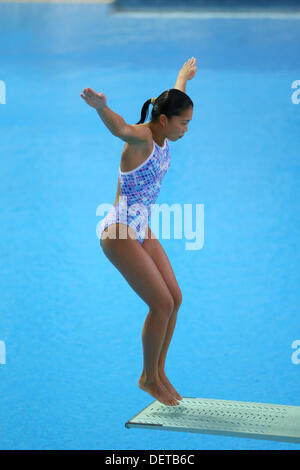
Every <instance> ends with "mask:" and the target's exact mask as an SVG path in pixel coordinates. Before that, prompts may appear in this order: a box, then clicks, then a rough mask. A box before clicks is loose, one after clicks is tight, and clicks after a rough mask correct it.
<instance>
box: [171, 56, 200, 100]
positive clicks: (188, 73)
mask: <svg viewBox="0 0 300 470" xmlns="http://www.w3.org/2000/svg"><path fill="white" fill-rule="evenodd" d="M196 72H197V67H196V59H195V57H192V58H191V59H189V60H188V61H187V62H185V63H184V65H183V67H182V68H181V69H180V71H179V74H178V77H177V80H176V83H175V85H174V88H176V89H177V90H180V91H183V92H184V93H185V87H186V83H187V81H188V80H191V79H192V78H193V77H194V76H195V75H196Z"/></svg>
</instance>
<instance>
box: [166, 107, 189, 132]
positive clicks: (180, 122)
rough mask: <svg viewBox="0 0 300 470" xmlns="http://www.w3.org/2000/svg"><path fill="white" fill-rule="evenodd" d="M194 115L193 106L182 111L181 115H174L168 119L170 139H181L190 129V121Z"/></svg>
mask: <svg viewBox="0 0 300 470" xmlns="http://www.w3.org/2000/svg"><path fill="white" fill-rule="evenodd" d="M192 117H193V107H192V106H191V107H190V108H189V109H186V110H185V111H182V113H181V115H180V116H172V118H171V119H169V120H168V129H167V130H168V139H170V140H172V141H176V140H178V139H181V138H182V137H183V136H184V134H185V133H186V132H187V131H188V125H189V122H190V121H191V120H192Z"/></svg>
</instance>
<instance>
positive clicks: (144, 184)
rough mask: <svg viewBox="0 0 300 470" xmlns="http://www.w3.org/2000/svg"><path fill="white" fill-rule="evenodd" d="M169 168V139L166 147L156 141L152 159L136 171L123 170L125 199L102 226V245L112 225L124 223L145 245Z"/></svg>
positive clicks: (123, 195) (100, 232)
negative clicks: (155, 205) (153, 206)
mask: <svg viewBox="0 0 300 470" xmlns="http://www.w3.org/2000/svg"><path fill="white" fill-rule="evenodd" d="M169 166H170V155H169V142H168V139H165V144H164V146H163V147H160V146H159V145H157V143H156V142H155V141H154V140H153V150H152V153H151V155H149V157H148V158H147V159H146V160H145V161H144V162H143V163H142V164H141V165H139V166H138V167H137V168H135V169H134V170H131V171H126V172H124V171H121V169H120V168H119V180H120V187H121V194H122V195H121V196H120V199H119V202H118V203H117V204H116V205H115V206H112V208H111V209H110V211H109V212H108V213H107V215H106V216H105V218H104V219H103V220H102V222H101V223H100V228H99V230H98V229H97V235H98V237H99V238H100V243H101V241H102V240H101V237H102V234H103V231H104V230H105V229H106V228H107V227H108V226H109V225H111V224H116V223H122V224H125V225H129V227H132V228H133V230H134V231H135V233H136V238H137V240H138V242H139V243H140V244H141V245H142V244H143V242H144V237H145V233H146V230H147V227H148V223H149V221H150V218H151V211H152V204H155V201H156V199H157V197H158V194H159V191H160V187H161V184H162V180H163V178H164V176H165V174H166V173H167V171H168V168H169Z"/></svg>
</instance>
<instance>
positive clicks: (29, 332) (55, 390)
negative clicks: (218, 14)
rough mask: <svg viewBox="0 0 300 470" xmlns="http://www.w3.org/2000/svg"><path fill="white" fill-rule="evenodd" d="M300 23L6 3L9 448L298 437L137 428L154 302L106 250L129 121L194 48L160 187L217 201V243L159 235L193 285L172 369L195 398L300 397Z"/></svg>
mask: <svg viewBox="0 0 300 470" xmlns="http://www.w3.org/2000/svg"><path fill="white" fill-rule="evenodd" d="M299 43H300V28H299V20H297V19H285V20H283V19H273V20H272V19H239V20H237V19H223V20H222V19H214V20H213V19H211V20H203V19H201V18H196V17H195V18H180V17H178V18H172V19H170V18H167V17H162V18H156V19H155V20H154V19H151V18H147V17H145V18H131V17H122V15H117V16H114V14H113V10H112V9H111V5H103V4H86V5H81V4H52V5H50V4H42V3H41V4H23V3H22V4H21V3H20V4H18V3H15V4H8V3H7V4H6V3H1V4H0V57H1V59H0V63H1V68H0V80H2V81H3V82H5V85H6V104H1V105H0V133H1V137H0V142H1V152H0V153H1V172H0V209H1V237H0V263H1V270H0V278H1V282H0V311H1V316H0V340H1V341H3V342H4V343H5V346H6V363H5V364H0V375H1V381H0V390H1V393H0V395H1V403H0V422H1V433H0V448H2V449H150V450H151V449H296V448H299V446H297V445H295V444H287V443H276V442H271V441H258V440H251V439H239V438H231V437H220V436H212V435H211V436H209V435H200V434H188V433H181V432H180V433H176V432H168V431H154V430H137V429H130V430H128V429H126V428H125V426H124V424H125V422H126V421H127V420H129V419H130V418H132V417H133V416H134V415H135V414H137V413H138V412H139V411H140V410H141V409H142V408H144V407H145V406H146V405H148V404H149V403H150V402H151V401H152V399H151V397H150V396H149V395H147V394H145V393H144V392H143V391H141V390H140V389H139V388H138V386H137V382H138V379H139V377H140V374H141V371H142V366H143V356H142V342H141V332H142V327H143V323H144V321H145V317H146V315H147V313H148V307H147V305H146V304H145V303H144V302H143V301H142V299H141V298H139V297H138V296H137V295H136V294H135V292H134V291H133V290H132V289H131V287H130V286H129V285H128V284H127V282H126V281H125V280H124V278H123V277H122V275H121V274H120V273H119V272H118V271H117V270H116V268H115V267H114V266H113V265H112V264H110V263H109V261H108V260H107V258H106V257H105V256H104V254H103V252H102V251H101V249H100V245H99V240H98V238H97V236H96V225H97V224H98V222H99V221H100V218H99V217H97V216H96V209H97V207H98V206H99V205H100V204H102V203H113V201H114V199H115V194H116V188H117V171H118V167H119V163H120V155H121V152H122V149H123V146H124V142H123V141H121V140H120V139H117V138H116V137H114V136H113V135H112V134H111V133H110V132H109V131H108V129H107V128H106V127H105V126H104V124H103V123H102V121H101V120H100V118H99V116H98V115H97V113H96V111H94V110H93V109H92V108H90V107H89V106H87V105H86V103H85V102H84V101H83V100H82V99H81V98H80V93H81V92H82V90H83V88H85V87H88V86H89V87H91V88H93V89H95V90H97V91H103V92H104V93H105V94H106V96H107V100H108V101H107V102H108V106H109V107H111V109H113V110H114V111H115V112H117V113H118V114H120V115H121V116H123V118H124V119H125V120H126V122H128V123H132V124H133V123H135V122H137V121H138V120H139V118H140V110H141V107H142V105H143V103H144V102H145V101H146V100H147V99H148V98H150V97H152V96H158V94H160V93H161V92H162V91H164V90H166V89H168V88H172V87H173V86H174V84H175V80H176V76H177V73H178V71H179V69H180V67H181V66H182V65H183V63H184V62H185V61H186V60H187V59H188V58H189V57H192V56H194V57H196V58H197V64H198V72H197V75H196V77H195V78H194V79H193V80H192V81H191V82H189V83H188V86H187V90H186V91H187V93H188V94H189V95H190V97H191V98H192V100H193V102H194V114H193V120H192V122H191V123H190V126H189V132H188V133H187V134H186V135H185V137H184V138H183V139H181V140H180V141H178V142H170V150H171V166H170V169H169V171H168V174H167V176H166V177H165V179H164V183H163V186H162V188H161V192H160V195H159V199H158V203H160V204H162V203H166V204H169V205H170V206H171V205H172V204H175V203H177V204H181V205H182V207H183V204H192V207H193V208H194V210H195V207H196V204H203V205H204V245H203V247H202V249H198V250H187V249H186V242H187V240H186V239H184V238H183V239H179V240H178V239H175V238H174V237H171V239H170V240H166V239H163V238H162V237H161V236H160V235H159V234H157V235H158V236H160V241H161V243H162V245H163V247H164V249H165V251H166V252H167V254H168V257H169V259H170V262H171V264H172V267H173V270H174V272H175V274H176V277H177V280H178V283H179V285H180V288H181V291H182V294H183V303H182V306H181V308H180V310H179V313H178V321H177V325H176V329H175V332H174V337H173V340H172V343H171V346H170V349H169V353H168V357H167V368H166V372H167V374H168V376H169V378H170V380H171V381H172V382H173V383H174V385H175V386H176V388H177V389H178V391H179V392H180V393H181V394H182V395H183V396H187V397H204V398H205V397H207V398H217V399H225V400H240V401H252V402H262V403H264V402H265V403H277V404H286V405H299V404H300V403H299V385H300V378H299V377H300V364H296V363H294V362H293V361H292V354H293V352H295V351H294V349H293V348H292V343H293V342H294V341H295V340H299V339H300V322H299V306H300V293H299V282H300V269H299V267H300V255H299V235H300V224H299V223H300V216H299V203H300V190H299V188H300V184H299V178H300V163H299V144H300V133H299V125H300V104H298V105H297V104H296V103H293V101H292V94H293V92H295V90H294V89H292V84H293V82H294V81H295V80H300V66H299V63H300V62H299V58H300V57H299V55H300V49H299Z"/></svg>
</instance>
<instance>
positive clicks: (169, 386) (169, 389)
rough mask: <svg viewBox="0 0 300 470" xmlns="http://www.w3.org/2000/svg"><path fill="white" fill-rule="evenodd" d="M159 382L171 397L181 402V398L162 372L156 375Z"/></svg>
mask: <svg viewBox="0 0 300 470" xmlns="http://www.w3.org/2000/svg"><path fill="white" fill-rule="evenodd" d="M158 375H159V378H160V381H161V382H162V383H163V384H164V386H165V388H166V389H167V390H168V391H169V392H170V393H171V395H173V397H175V398H177V400H182V396H181V395H179V393H178V392H177V391H176V390H175V388H174V387H173V385H172V384H171V382H169V379H168V377H167V376H166V374H165V373H164V372H159V373H158Z"/></svg>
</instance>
